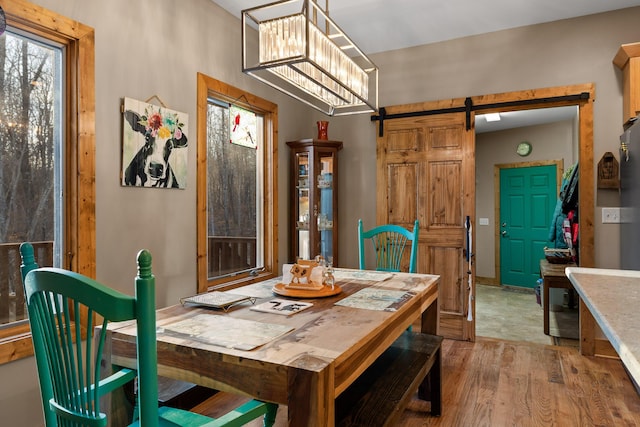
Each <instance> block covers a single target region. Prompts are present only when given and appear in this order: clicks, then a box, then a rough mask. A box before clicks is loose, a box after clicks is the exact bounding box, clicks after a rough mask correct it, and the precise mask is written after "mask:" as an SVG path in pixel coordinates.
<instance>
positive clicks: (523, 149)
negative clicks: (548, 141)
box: [516, 141, 531, 157]
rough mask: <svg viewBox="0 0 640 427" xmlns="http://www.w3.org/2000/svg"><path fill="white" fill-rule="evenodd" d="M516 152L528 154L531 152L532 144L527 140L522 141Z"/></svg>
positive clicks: (523, 154)
mask: <svg viewBox="0 0 640 427" xmlns="http://www.w3.org/2000/svg"><path fill="white" fill-rule="evenodd" d="M516 153H518V155H519V156H522V157H524V156H528V155H529V154H530V153H531V144H530V143H528V142H527V141H522V142H521V143H520V144H518V148H516Z"/></svg>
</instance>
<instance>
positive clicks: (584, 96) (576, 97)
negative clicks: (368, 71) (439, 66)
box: [371, 92, 589, 138]
mask: <svg viewBox="0 0 640 427" xmlns="http://www.w3.org/2000/svg"><path fill="white" fill-rule="evenodd" d="M588 99H589V92H582V93H578V94H573V95H562V96H550V97H546V98H534V99H521V100H517V101H505V102H493V103H490V104H478V105H473V100H472V99H471V98H470V97H467V98H465V100H464V105H463V106H462V105H461V106H459V107H449V108H438V109H434V110H423V111H410V112H406V113H395V114H387V109H386V108H385V107H380V109H379V110H378V114H375V115H372V116H371V121H372V122H375V121H377V122H379V124H378V136H379V137H380V138H382V137H383V136H384V122H385V120H393V119H401V118H407V117H421V116H433V115H436V114H446V113H461V112H465V113H466V127H467V130H470V129H471V112H472V111H481V110H493V109H497V108H511V107H521V106H526V105H532V104H541V103H554V102H567V101H586V100H588Z"/></svg>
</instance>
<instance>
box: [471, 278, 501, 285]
mask: <svg viewBox="0 0 640 427" xmlns="http://www.w3.org/2000/svg"><path fill="white" fill-rule="evenodd" d="M476 283H481V284H483V285H490V286H500V283H499V282H498V279H496V278H495V277H482V276H476Z"/></svg>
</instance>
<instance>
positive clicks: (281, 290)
mask: <svg viewBox="0 0 640 427" xmlns="http://www.w3.org/2000/svg"><path fill="white" fill-rule="evenodd" d="M301 288H302V286H296V287H294V288H292V287H289V286H288V285H286V284H285V283H278V284H276V285H275V286H274V287H273V289H272V291H273V293H275V294H278V295H282V296H285V297H294V298H324V297H330V296H333V295H338V294H339V293H340V292H342V289H341V288H340V286H338V285H334V286H333V289H331V286H323V287H322V289H301Z"/></svg>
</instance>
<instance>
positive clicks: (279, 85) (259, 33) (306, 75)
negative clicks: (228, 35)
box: [242, 0, 378, 116]
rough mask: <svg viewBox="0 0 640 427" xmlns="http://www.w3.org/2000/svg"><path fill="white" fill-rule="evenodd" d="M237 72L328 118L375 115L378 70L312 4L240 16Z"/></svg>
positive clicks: (292, 0) (279, 5)
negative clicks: (240, 67)
mask: <svg viewBox="0 0 640 427" xmlns="http://www.w3.org/2000/svg"><path fill="white" fill-rule="evenodd" d="M325 8H326V9H328V0H327V3H325ZM242 71H243V72H244V73H247V74H249V75H251V76H253V77H255V78H257V79H259V80H261V81H262V82H264V83H266V84H268V85H270V86H272V87H274V88H276V89H278V90H280V91H282V92H284V93H286V94H287V95H290V96H292V97H294V98H296V99H298V100H300V101H302V102H304V103H305V104H307V105H310V106H311V107H313V108H315V109H317V110H320V111H322V112H323V113H325V114H327V115H329V116H340V115H347V114H356V113H368V112H375V111H377V109H378V68H377V67H376V66H375V64H374V63H373V62H371V60H369V58H367V56H366V55H365V54H364V53H362V51H361V50H360V49H358V47H357V46H356V45H355V43H353V42H352V41H351V39H349V37H347V35H346V34H345V33H344V32H342V30H341V29H340V28H339V27H338V26H337V25H336V24H335V23H334V22H333V21H332V20H331V19H330V18H329V14H328V10H322V9H321V8H320V7H318V5H317V3H316V1H315V0H284V1H278V2H275V3H270V4H266V5H264V6H258V7H254V8H251V9H245V10H243V11H242Z"/></svg>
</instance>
